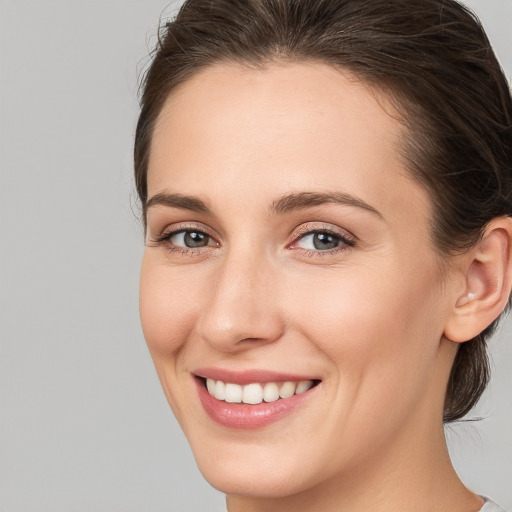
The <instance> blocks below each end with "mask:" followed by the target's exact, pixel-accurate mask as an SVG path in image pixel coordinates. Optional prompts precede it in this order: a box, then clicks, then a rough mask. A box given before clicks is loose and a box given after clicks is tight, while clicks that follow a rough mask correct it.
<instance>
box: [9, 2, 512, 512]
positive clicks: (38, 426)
mask: <svg viewBox="0 0 512 512" xmlns="http://www.w3.org/2000/svg"><path fill="white" fill-rule="evenodd" d="M468 3H469V5H470V6H472V7H473V8H474V9H475V10H476V11H477V13H479V14H480V15H481V18H482V20H483V22H484V25H485V26H486V27H487V30H488V33H489V36H490V38H491V40H492V42H493V44H494V45H495V48H496V50H497V53H498V55H499V57H500V58H501V61H502V63H503V65H504V67H505V70H506V73H507V76H508V77H509V78H510V77H511V76H512V0H485V1H484V0H473V1H471V2H468ZM167 5H168V2H167V1H160V0H133V1H131V0H124V1H121V0H90V1H72V0H37V1H29V0H11V1H7V0H3V1H0V77H1V78H0V88H1V89H0V130H1V132H0V144H1V145H0V170H1V175H0V180H1V181H0V194H1V199H0V209H1V212H0V221H1V239H0V272H1V273H0V301H1V303H0V311H1V315H2V316H1V319H0V329H1V352H0V414H1V416H0V512H21V511H23V512H43V511H48V512H49V511H51V512H79V511H80V512H82V511H83V512H100V511H105V512H107V511H108V512H118V511H119V512H121V511H123V512H132V511H133V512H135V511H140V512H146V511H147V512H160V511H178V512H189V511H190V512H193V511H199V510H205V511H206V510H208V511H221V510H223V502H224V500H223V497H222V495H221V494H220V493H218V492H216V491H214V490H213V489H211V488H210V487H209V486H208V484H206V483H205V482H204V481H203V479H202V478H201V476H200V474H199V472H198V471H197V469H196V468H195V464H194V462H193V458H192V456H191V453H190V451H189V448H188V446H187V443H186V441H185V439H184V437H183V435H182V434H181V432H180V430H179V427H178V426H177V424H176V422H175V420H174V419H173V417H172V415H171V413H170V411H169V410H168V406H167V404H166V402H165V399H164V397H163V393H162V392H161V390H160V386H159V383H158V381H157V378H156V375H155V372H154V370H153V367H152V363H151V360H150V357H149V355H148V353H147V350H146V347H145V344H144V340H143V337H142V334H141V330H140V327H139V320H138V311H137V286H138V283H137V281H138V266H139V261H140V257H141V253H142V232H141V228H140V225H139V223H138V220H137V218H136V214H134V213H133V212H134V211H135V212H136V208H135V207H133V205H134V204H135V201H134V191H133V190H134V187H133V184H132V177H131V172H132V170H131V150H132V140H133V133H134V126H135V121H136V116H137V72H138V71H140V70H142V69H143V67H144V65H145V64H146V63H147V54H148V51H149V49H150V48H151V47H152V46H153V45H154V42H155V34H156V27H157V24H158V19H159V16H160V14H161V13H162V11H164V8H165V7H166V6H167ZM174 10H175V6H173V5H171V6H170V7H168V8H167V9H166V11H165V12H167V13H172V12H173V11H174ZM132 210H133V211H132ZM511 336H512V324H511V323H510V321H507V322H506V323H505V324H504V327H503V329H502V331H501V333H500V335H499V336H498V338H497V339H496V340H495V341H494V342H493V343H492V353H493V359H494V366H495V371H494V376H493V382H492V385H491V388H490V390H489V392H488V393H487V394H486V397H485V399H484V401H483V402H482V403H481V405H480V407H479V410H478V411H477V412H479V413H480V414H482V415H483V416H484V417H485V420H483V421H481V422H479V423H473V424H469V425H459V426H455V427H451V428H450V430H449V432H448V436H449V440H450V446H451V451H452V453H453V457H454V460H455V463H456V466H457V468H458V469H459V471H460V473H461V475H462V477H463V478H464V479H465V481H466V482H467V484H468V485H469V486H470V487H473V488H474V489H475V490H476V491H479V492H483V493H486V494H488V495H491V496H493V497H494V498H495V499H497V500H498V501H501V503H502V504H503V505H504V506H506V507H508V508H509V509H512V485H511V482H512V436H511V435H510V432H511V429H510V426H511V425H512V406H511V400H510V390H511V389H512V378H511V375H512V342H511Z"/></svg>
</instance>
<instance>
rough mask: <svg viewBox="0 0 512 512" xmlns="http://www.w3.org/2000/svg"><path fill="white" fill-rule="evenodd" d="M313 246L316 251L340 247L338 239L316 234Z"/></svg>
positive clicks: (324, 234)
mask: <svg viewBox="0 0 512 512" xmlns="http://www.w3.org/2000/svg"><path fill="white" fill-rule="evenodd" d="M313 246H314V247H315V249H319V250H324V251H325V250H327V249H335V248H336V247H338V239H337V238H336V237H334V236H332V235H328V234H326V233H315V236H314V237H313Z"/></svg>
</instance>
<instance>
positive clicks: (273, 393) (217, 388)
mask: <svg viewBox="0 0 512 512" xmlns="http://www.w3.org/2000/svg"><path fill="white" fill-rule="evenodd" d="M312 386H313V381H312V380H301V381H299V382H291V381H288V382H282V383H277V382H266V383H265V384H259V383H254V384H246V385H245V386H241V385H240V384H233V383H231V382H222V381H221V380H217V381H215V380H213V379H206V388H207V389H208V392H209V393H210V395H212V396H214V397H215V398H216V399H217V400H225V401H226V402H229V403H238V404H239V403H244V404H261V402H263V401H265V402H275V401H276V400H279V398H289V397H291V396H293V395H300V394H301V393H304V392H305V391H307V390H308V389H309V388H311V387H312Z"/></svg>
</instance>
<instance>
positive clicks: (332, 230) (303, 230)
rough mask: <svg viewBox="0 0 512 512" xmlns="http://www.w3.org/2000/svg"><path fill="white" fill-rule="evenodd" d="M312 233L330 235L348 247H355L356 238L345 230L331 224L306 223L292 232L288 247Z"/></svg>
mask: <svg viewBox="0 0 512 512" xmlns="http://www.w3.org/2000/svg"><path fill="white" fill-rule="evenodd" d="M313 233H328V234H330V235H334V236H337V237H339V238H340V239H341V240H343V241H345V242H346V243H347V244H350V245H355V244H356V242H357V237H356V236H354V235H353V234H352V233H350V232H349V231H347V230H346V229H342V228H339V227H337V226H333V225H332V224H325V223H320V224H319V223H314V222H308V223H306V224H303V225H301V226H300V228H298V229H297V230H296V231H294V232H293V241H292V242H291V243H290V244H288V246H291V245H293V244H294V243H295V242H297V240H299V239H300V238H302V237H304V236H305V235H310V234H313Z"/></svg>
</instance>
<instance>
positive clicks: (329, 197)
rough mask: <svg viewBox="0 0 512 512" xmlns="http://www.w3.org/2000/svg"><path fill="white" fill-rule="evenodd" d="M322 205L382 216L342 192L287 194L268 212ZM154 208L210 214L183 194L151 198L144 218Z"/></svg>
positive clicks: (370, 207)
mask: <svg viewBox="0 0 512 512" xmlns="http://www.w3.org/2000/svg"><path fill="white" fill-rule="evenodd" d="M324 204H342V205H345V206H355V207H357V208H362V209H363V210H366V211H369V212H371V213H373V214H375V215H377V216H378V217H380V218H381V219H382V218H383V216H382V214H381V213H380V212H379V211H378V210H377V209H375V208H374V207H373V206H371V205H369V204H368V203H366V202H365V201H363V200H362V199H359V198H357V197H355V196H352V195H350V194H346V193H344V192H297V193H292V194H287V195H285V196H282V197H280V198H279V199H276V200H275V201H273V202H272V204H271V206H270V210H271V211H272V212H273V213H275V214H278V215H282V214H284V213H288V212H291V211H296V210H304V209H306V208H311V207H313V206H321V205H324ZM154 206H167V207H170V208H179V209H182V210H189V211H193V212H197V213H205V214H208V215H210V214H212V210H211V208H210V207H209V206H208V204H207V203H206V202H205V201H203V200H202V199H199V198H198V197H193V196H186V195H183V194H168V193H165V192H160V193H158V194H155V195H154V196H152V197H151V198H150V199H149V200H148V201H147V203H146V204H145V206H144V217H145V216H146V213H147V211H148V210H149V209H150V208H152V207H154Z"/></svg>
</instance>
